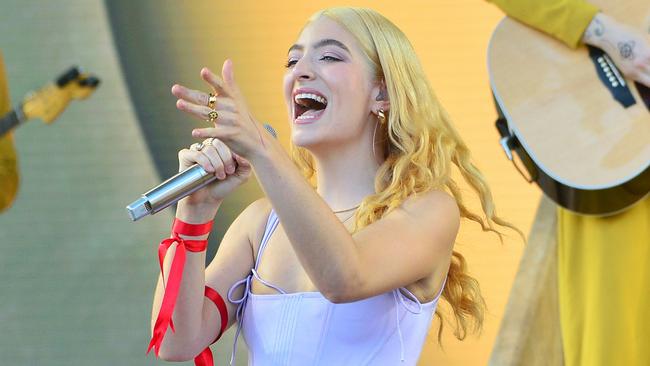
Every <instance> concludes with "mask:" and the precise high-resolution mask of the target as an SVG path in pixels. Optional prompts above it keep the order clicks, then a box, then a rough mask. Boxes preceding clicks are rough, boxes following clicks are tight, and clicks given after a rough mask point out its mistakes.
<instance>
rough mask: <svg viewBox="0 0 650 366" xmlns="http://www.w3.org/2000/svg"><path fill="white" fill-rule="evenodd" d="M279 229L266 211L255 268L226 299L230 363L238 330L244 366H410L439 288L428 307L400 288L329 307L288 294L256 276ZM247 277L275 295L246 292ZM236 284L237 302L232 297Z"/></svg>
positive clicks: (307, 295) (316, 295) (313, 296)
mask: <svg viewBox="0 0 650 366" xmlns="http://www.w3.org/2000/svg"><path fill="white" fill-rule="evenodd" d="M278 223H279V220H278V217H277V215H276V214H275V212H274V211H273V210H272V211H271V214H270V215H269V219H268V221H267V224H266V229H265V231H264V236H263V237H262V242H261V244H260V248H259V251H258V253H257V259H256V261H255V267H254V268H253V269H252V270H251V273H250V274H249V275H248V276H247V277H246V278H244V279H242V280H240V281H238V282H236V283H235V284H233V286H232V287H231V288H230V291H228V300H229V301H230V302H231V303H233V304H236V305H237V314H236V317H237V331H236V334H235V341H234V343H233V349H232V354H231V357H230V364H231V365H233V363H234V358H235V354H236V351H237V342H238V338H239V333H240V332H243V335H244V339H245V341H246V343H247V345H248V348H249V365H261V366H264V365H379V366H382V365H395V364H400V365H415V364H416V363H417V360H418V358H419V356H420V352H421V350H422V345H423V344H424V341H425V338H426V335H427V332H428V330H429V327H430V326H431V321H432V319H433V315H434V313H435V309H436V305H437V303H438V299H439V298H440V294H441V293H442V288H444V284H443V286H442V288H441V290H440V293H439V294H438V295H437V296H436V298H435V299H434V300H433V301H431V302H427V303H420V302H419V301H418V299H417V298H416V297H415V296H414V295H413V294H412V293H411V292H410V291H408V290H407V289H406V288H401V289H395V290H393V291H390V292H387V293H384V294H380V295H377V296H374V297H371V298H368V299H364V300H360V301H355V302H351V303H345V304H334V303H331V302H330V301H328V300H327V299H326V298H325V297H324V296H323V295H322V294H321V293H320V292H296V293H287V292H286V291H284V290H283V289H281V288H279V287H277V286H275V285H273V284H271V283H269V282H267V281H265V280H264V279H262V278H261V277H260V275H259V273H258V272H257V271H258V268H259V264H260V261H261V258H262V254H263V253H264V249H265V248H266V246H267V244H268V241H269V238H270V237H271V234H272V233H273V231H274V230H275V228H276V227H277V225H278ZM253 277H255V278H256V279H257V280H258V281H260V282H261V283H262V284H264V285H266V286H268V287H270V288H273V289H275V290H276V291H277V292H278V293H277V294H273V295H259V294H254V293H252V292H251V281H252V280H253ZM240 286H244V292H243V294H242V296H241V298H238V299H236V298H233V292H234V291H235V290H236V289H237V288H239V287H240ZM400 290H401V291H400ZM402 291H403V292H405V293H406V294H408V296H405V295H404V294H403V293H402Z"/></svg>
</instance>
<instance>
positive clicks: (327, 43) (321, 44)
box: [287, 38, 352, 54]
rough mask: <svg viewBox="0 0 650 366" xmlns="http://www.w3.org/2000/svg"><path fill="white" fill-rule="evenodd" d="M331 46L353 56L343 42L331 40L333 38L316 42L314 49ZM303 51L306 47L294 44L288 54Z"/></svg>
mask: <svg viewBox="0 0 650 366" xmlns="http://www.w3.org/2000/svg"><path fill="white" fill-rule="evenodd" d="M330 45H332V46H337V47H339V48H342V49H344V50H345V51H346V52H347V53H349V54H352V53H351V52H350V50H349V49H348V48H347V47H346V46H345V45H344V44H343V43H341V42H339V41H337V40H335V39H331V38H326V39H321V40H320V41H318V42H316V43H315V44H314V45H313V48H321V47H325V46H330ZM303 49H305V47H304V46H302V45H299V44H294V45H293V46H291V47H289V51H288V52H287V54H289V53H290V52H291V51H293V50H298V51H302V50H303Z"/></svg>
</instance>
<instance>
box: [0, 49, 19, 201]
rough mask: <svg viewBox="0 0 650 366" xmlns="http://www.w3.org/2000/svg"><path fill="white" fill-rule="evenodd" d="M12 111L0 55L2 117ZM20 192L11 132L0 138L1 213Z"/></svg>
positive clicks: (0, 105) (0, 114)
mask: <svg viewBox="0 0 650 366" xmlns="http://www.w3.org/2000/svg"><path fill="white" fill-rule="evenodd" d="M10 110H11V106H10V102H9V90H8V88H7V79H6V78H5V70H4V64H3V62H2V54H0V116H2V115H4V114H5V113H7V112H9V111H10ZM17 192H18V162H17V157H16V149H15V148H14V139H13V134H12V133H11V132H8V133H6V134H5V135H3V136H0V212H2V211H3V210H5V209H7V208H8V207H9V206H11V204H12V203H13V202H14V199H15V198H16V193H17Z"/></svg>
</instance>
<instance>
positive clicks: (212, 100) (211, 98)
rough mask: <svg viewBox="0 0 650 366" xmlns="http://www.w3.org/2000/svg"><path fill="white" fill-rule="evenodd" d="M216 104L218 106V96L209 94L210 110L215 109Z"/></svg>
mask: <svg viewBox="0 0 650 366" xmlns="http://www.w3.org/2000/svg"><path fill="white" fill-rule="evenodd" d="M215 104H217V96H216V95H214V94H213V93H210V94H208V108H210V109H214V105H215Z"/></svg>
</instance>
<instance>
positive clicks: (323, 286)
mask: <svg viewBox="0 0 650 366" xmlns="http://www.w3.org/2000/svg"><path fill="white" fill-rule="evenodd" d="M272 146H273V148H271V149H270V150H267V151H266V152H265V154H264V155H262V156H258V157H256V158H255V160H253V161H252V163H253V167H254V169H255V173H256V175H257V178H258V181H259V182H260V185H261V186H262V188H263V190H264V192H265V193H266V196H267V197H268V199H269V200H270V201H271V203H272V205H273V208H274V209H275V211H276V213H277V214H278V216H279V217H280V221H281V223H282V227H283V228H284V231H285V233H286V234H287V237H288V238H289V241H290V242H291V245H292V247H293V249H294V251H295V252H296V255H297V256H298V259H299V260H300V263H301V264H302V266H303V267H304V269H305V271H306V272H307V274H308V275H309V277H310V279H311V280H312V282H313V283H314V284H315V285H316V287H317V288H318V290H319V291H320V292H321V293H323V294H324V295H325V296H326V297H328V298H331V297H334V298H335V297H337V296H338V295H339V294H341V293H342V292H343V291H345V290H346V288H350V287H352V286H354V284H355V281H357V280H358V278H359V276H358V270H359V265H358V255H357V251H356V247H355V245H354V240H353V238H352V236H351V235H350V233H349V232H348V230H347V229H346V228H345V226H344V225H343V224H342V223H341V222H340V221H339V219H338V218H337V217H336V216H335V215H334V213H333V212H332V210H331V209H330V208H329V206H328V205H327V204H326V203H325V201H324V200H323V199H322V198H321V197H320V196H319V195H318V193H317V192H316V191H315V190H314V189H313V188H312V187H311V186H310V185H309V183H308V182H307V180H306V179H305V178H304V177H303V176H302V175H301V174H300V172H299V170H298V169H297V168H296V167H295V165H294V164H293V162H292V161H291V159H290V157H289V156H288V155H287V154H286V152H285V151H284V150H283V149H282V148H281V147H280V146H279V144H272Z"/></svg>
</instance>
